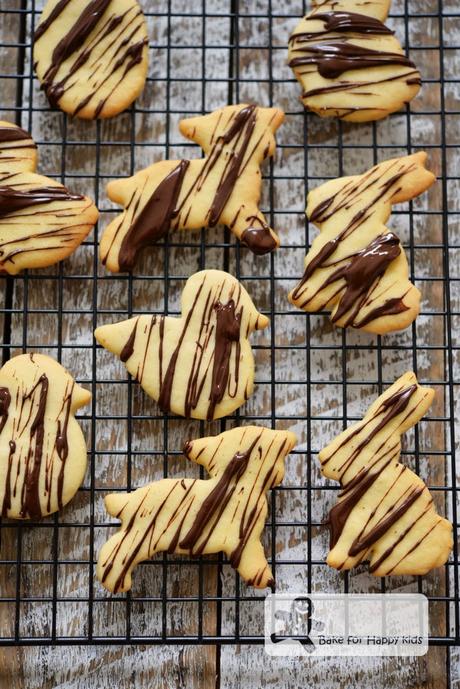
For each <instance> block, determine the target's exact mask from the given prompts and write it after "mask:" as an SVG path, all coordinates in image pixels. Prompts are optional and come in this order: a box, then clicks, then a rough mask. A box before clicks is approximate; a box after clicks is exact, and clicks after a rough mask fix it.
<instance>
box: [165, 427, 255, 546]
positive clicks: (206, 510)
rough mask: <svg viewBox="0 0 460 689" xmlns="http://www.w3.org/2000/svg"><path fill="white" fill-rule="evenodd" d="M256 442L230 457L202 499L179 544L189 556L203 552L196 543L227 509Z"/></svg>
mask: <svg viewBox="0 0 460 689" xmlns="http://www.w3.org/2000/svg"><path fill="white" fill-rule="evenodd" d="M257 440H258V439H256V440H255V441H254V443H252V444H251V446H250V447H249V448H248V449H247V450H246V451H245V452H237V453H236V454H235V455H234V456H233V457H232V459H231V460H230V462H229V463H228V464H227V466H226V467H225V470H224V472H223V474H222V476H221V477H220V478H219V481H218V482H217V484H216V486H215V487H214V488H213V490H212V491H211V492H210V493H209V495H208V496H207V497H206V498H205V499H204V501H203V503H202V505H201V507H200V509H199V510H198V513H197V515H196V517H195V520H194V522H193V525H192V527H191V528H190V529H189V531H188V532H187V534H186V535H185V536H184V538H183V539H182V540H181V541H180V544H179V545H180V547H181V548H183V549H184V550H189V551H190V554H191V555H201V553H202V552H203V549H204V546H205V543H202V545H201V546H200V547H197V544H198V541H199V539H200V538H201V536H202V534H203V531H204V529H205V527H206V526H207V525H208V524H209V523H210V522H212V521H213V518H214V516H215V514H216V512H218V515H217V519H219V518H220V517H221V515H222V513H223V511H224V510H225V508H226V507H227V504H228V502H229V500H230V498H231V497H232V495H233V493H234V491H235V487H236V484H237V483H238V481H240V479H241V477H242V476H243V474H244V472H245V471H246V469H247V466H248V462H249V458H250V456H251V453H252V451H253V449H254V447H255V444H256V443H257Z"/></svg>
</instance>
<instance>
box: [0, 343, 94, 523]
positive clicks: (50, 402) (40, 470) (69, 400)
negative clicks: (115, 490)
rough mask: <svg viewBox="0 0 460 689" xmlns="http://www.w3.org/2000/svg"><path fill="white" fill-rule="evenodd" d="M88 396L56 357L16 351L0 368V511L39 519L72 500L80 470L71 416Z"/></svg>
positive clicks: (80, 447) (81, 446)
mask: <svg viewBox="0 0 460 689" xmlns="http://www.w3.org/2000/svg"><path fill="white" fill-rule="evenodd" d="M90 399H91V395H90V393H89V392H88V391H87V390H84V389H83V388H81V387H80V386H79V385H77V383H76V382H75V381H74V379H73V378H72V376H71V375H70V373H68V371H66V370H65V368H63V367H62V366H61V365H60V364H58V362H57V361H55V360H54V359H51V358H50V357H48V356H44V355H43V354H22V355H20V356H16V357H14V358H13V359H10V361H8V362H7V363H6V364H5V365H4V366H3V368H2V369H1V370H0V514H1V516H2V517H12V518H14V519H39V518H40V517H43V516H46V515H47V514H51V513H52V512H56V511H57V510H59V509H61V507H63V506H64V505H65V504H67V503H68V502H69V500H71V498H73V496H74V495H75V493H76V492H77V490H78V487H79V486H80V484H81V482H82V481H83V477H84V475H85V470H86V443H85V439H84V436H83V433H82V431H81V429H80V426H79V425H78V422H77V421H76V420H75V418H74V415H75V412H76V411H77V409H79V408H80V407H82V406H83V405H85V404H88V402H89V400H90Z"/></svg>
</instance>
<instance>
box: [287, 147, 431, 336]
mask: <svg viewBox="0 0 460 689" xmlns="http://www.w3.org/2000/svg"><path fill="white" fill-rule="evenodd" d="M425 160H426V153H423V152H419V153H414V154H413V155H410V156H404V157H403V158H394V159H393V160H387V161H385V162H383V163H380V164H379V165H376V166H375V167H373V168H372V169H371V170H368V171H367V172H365V173H364V174H362V175H356V176H353V177H339V178H338V179H334V180H331V181H329V182H326V183H325V184H323V185H322V186H320V187H318V188H317V189H314V190H313V191H312V192H310V194H309V195H308V203H307V216H308V218H309V219H310V221H311V222H313V223H315V225H316V226H317V227H319V229H320V230H321V234H320V235H319V236H318V237H316V238H315V239H314V241H313V244H312V246H311V249H310V251H309V252H308V254H307V256H306V258H305V272H304V275H303V278H302V280H301V281H300V283H299V284H298V285H297V287H296V288H295V289H294V290H293V291H292V292H291V293H290V295H289V300H290V301H291V302H292V304H294V305H295V306H298V307H299V308H300V309H303V310H304V311H310V312H313V313H315V312H317V311H321V310H323V309H329V310H331V312H332V313H331V320H332V322H333V323H334V324H335V325H338V326H340V327H342V328H346V327H348V326H351V327H353V328H361V329H362V330H367V331H368V332H371V333H379V334H383V333H386V332H390V331H394V330H400V329H402V328H405V327H407V326H408V325H409V324H410V323H412V321H413V320H414V319H415V318H416V317H417V314H418V312H419V307H420V292H419V290H418V289H417V288H416V287H414V285H412V284H411V283H410V282H409V279H408V276H409V270H408V265H407V259H406V256H405V254H404V251H403V249H402V247H401V244H400V242H399V239H398V237H397V236H396V235H395V234H394V233H393V232H390V231H389V230H388V228H386V227H385V225H384V223H385V222H386V221H387V220H388V218H389V216H390V213H391V207H392V205H394V204H395V203H401V202H402V201H409V200H410V199H413V198H415V197H416V196H418V195H419V194H421V193H422V192H423V191H425V190H426V189H428V187H430V186H431V185H432V184H433V182H435V180H436V178H435V176H434V175H433V174H432V173H431V172H429V171H428V170H426V169H425V167H424V164H425Z"/></svg>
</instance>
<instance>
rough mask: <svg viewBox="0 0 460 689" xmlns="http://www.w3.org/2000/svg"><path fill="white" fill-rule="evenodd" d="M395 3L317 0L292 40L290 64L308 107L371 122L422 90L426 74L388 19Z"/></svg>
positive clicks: (354, 120) (361, 0)
mask: <svg viewBox="0 0 460 689" xmlns="http://www.w3.org/2000/svg"><path fill="white" fill-rule="evenodd" d="M389 7H390V2H389V0H374V2H366V1H365V0H346V1H345V0H343V1H339V2H337V1H336V0H326V1H325V2H321V1H318V0H316V2H315V1H314V2H313V10H312V11H311V12H310V13H309V14H307V15H306V16H305V17H304V18H303V19H302V21H301V22H300V24H299V25H298V26H297V27H296V28H295V30H294V32H293V33H292V34H291V37H290V39H289V66H290V67H292V69H293V70H294V74H295V76H296V78H297V80H298V81H299V82H300V85H301V86H302V90H303V93H302V96H301V100H302V102H303V104H304V105H305V107H306V108H308V109H309V110H313V111H314V112H315V113H316V114H317V115H320V116H321V117H340V118H341V119H343V120H349V121H351V122H369V121H371V120H379V119H382V118H383V117H386V116H387V115H389V114H390V113H392V112H396V111H397V110H399V109H400V108H401V107H402V106H403V105H405V104H406V103H409V101H411V100H412V99H413V98H414V97H415V96H416V95H417V93H418V91H419V89H420V84H421V81H420V73H419V71H418V69H417V68H416V66H415V65H414V63H413V62H412V61H411V60H409V59H408V58H407V57H406V55H405V54H404V51H403V50H402V48H401V45H400V43H399V41H398V40H397V38H395V36H394V35H393V31H391V30H390V29H388V28H387V27H386V26H385V25H384V24H383V22H384V21H385V19H386V17H387V14H388V11H389Z"/></svg>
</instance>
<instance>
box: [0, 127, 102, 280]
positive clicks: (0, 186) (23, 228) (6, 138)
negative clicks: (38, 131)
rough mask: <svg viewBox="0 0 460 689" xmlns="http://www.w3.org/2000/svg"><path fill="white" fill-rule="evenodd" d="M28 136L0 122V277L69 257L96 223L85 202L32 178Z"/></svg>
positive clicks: (51, 182)
mask: <svg viewBox="0 0 460 689" xmlns="http://www.w3.org/2000/svg"><path fill="white" fill-rule="evenodd" d="M36 165H37V147H36V145H35V143H34V142H33V140H32V138H31V136H30V134H28V133H27V132H25V131H24V130H23V129H21V128H20V127H17V126H16V125H14V124H10V123H9V122H0V273H5V272H6V273H10V274H11V275H15V274H16V273H19V271H21V270H23V269H24V268H42V267H45V266H50V265H52V264H53V263H57V262H58V261H61V260H62V259H64V258H66V257H67V256H69V255H70V254H71V253H72V252H73V251H74V250H75V249H76V248H77V246H79V245H80V244H81V243H82V241H83V240H84V239H85V237H86V236H87V235H88V233H89V231H90V230H91V228H92V227H93V225H94V224H95V222H96V221H97V218H98V211H97V208H96V206H95V205H94V204H93V202H92V201H91V199H89V198H88V197H87V196H80V195H78V194H72V193H71V192H70V191H69V190H68V189H67V188H66V187H64V186H63V185H62V184H59V182H56V180H54V179H49V178H48V177H43V176H42V175H37V174H36V173H35V169H36Z"/></svg>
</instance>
